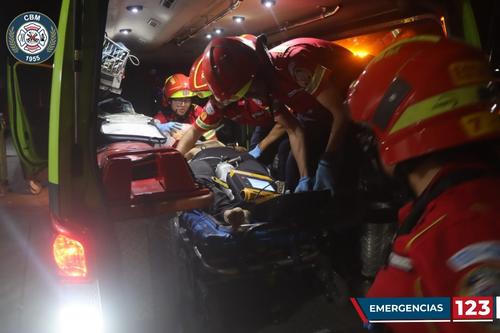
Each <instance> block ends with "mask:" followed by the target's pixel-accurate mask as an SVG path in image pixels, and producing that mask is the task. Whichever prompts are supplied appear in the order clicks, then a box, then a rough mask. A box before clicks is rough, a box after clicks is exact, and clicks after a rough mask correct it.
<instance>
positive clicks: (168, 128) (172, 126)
mask: <svg viewBox="0 0 500 333" xmlns="http://www.w3.org/2000/svg"><path fill="white" fill-rule="evenodd" d="M158 128H159V129H160V131H162V132H172V131H178V130H180V129H182V124H181V123H178V122H176V121H170V122H168V123H163V124H159V125H158Z"/></svg>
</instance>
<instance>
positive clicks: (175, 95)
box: [169, 89, 194, 98]
mask: <svg viewBox="0 0 500 333" xmlns="http://www.w3.org/2000/svg"><path fill="white" fill-rule="evenodd" d="M193 96H194V94H193V92H192V91H190V90H188V89H182V90H179V91H176V92H174V93H173V94H172V95H171V96H170V97H169V98H189V97H193Z"/></svg>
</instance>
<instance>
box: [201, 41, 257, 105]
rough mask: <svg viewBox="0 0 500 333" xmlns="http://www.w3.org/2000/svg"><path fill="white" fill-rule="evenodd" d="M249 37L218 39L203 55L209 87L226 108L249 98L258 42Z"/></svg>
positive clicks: (255, 67)
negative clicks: (246, 96)
mask: <svg viewBox="0 0 500 333" xmlns="http://www.w3.org/2000/svg"><path fill="white" fill-rule="evenodd" d="M248 36H251V35H245V36H240V37H226V38H216V39H214V40H212V41H211V42H210V43H209V44H208V46H207V48H206V49H205V51H204V52H203V60H202V65H201V68H202V71H203V73H204V75H205V78H206V81H207V84H208V87H209V88H210V91H212V93H213V95H214V97H215V99H216V100H217V101H218V102H219V103H222V104H223V105H227V104H229V103H231V102H234V101H237V100H239V99H241V98H242V97H243V96H245V94H246V93H247V91H248V89H249V88H250V86H251V84H252V80H253V79H254V77H255V75H256V72H257V67H258V59H257V56H256V53H255V42H254V41H252V39H251V38H250V37H248ZM251 37H254V38H255V36H251Z"/></svg>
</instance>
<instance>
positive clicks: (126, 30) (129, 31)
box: [120, 29, 132, 35]
mask: <svg viewBox="0 0 500 333" xmlns="http://www.w3.org/2000/svg"><path fill="white" fill-rule="evenodd" d="M131 32H132V29H120V33H122V34H124V35H128V34H129V33H131Z"/></svg>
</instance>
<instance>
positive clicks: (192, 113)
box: [154, 104, 203, 124]
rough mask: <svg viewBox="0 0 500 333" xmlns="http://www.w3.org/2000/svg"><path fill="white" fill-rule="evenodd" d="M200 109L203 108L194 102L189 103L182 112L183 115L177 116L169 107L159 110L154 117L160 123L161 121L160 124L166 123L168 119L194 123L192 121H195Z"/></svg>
mask: <svg viewBox="0 0 500 333" xmlns="http://www.w3.org/2000/svg"><path fill="white" fill-rule="evenodd" d="M202 111H203V108H202V107H201V106H199V105H196V104H191V107H190V108H189V110H188V111H187V112H186V113H185V114H184V116H179V115H178V114H176V113H175V112H174V111H172V110H171V109H168V110H167V111H165V112H163V111H159V112H158V113H157V114H156V115H155V116H154V119H157V120H159V121H160V123H162V124H163V123H168V122H170V121H176V122H178V123H182V124H194V122H195V121H196V118H197V117H198V116H199V115H200V114H201V112H202Z"/></svg>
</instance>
